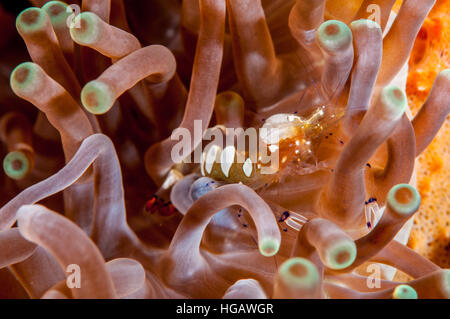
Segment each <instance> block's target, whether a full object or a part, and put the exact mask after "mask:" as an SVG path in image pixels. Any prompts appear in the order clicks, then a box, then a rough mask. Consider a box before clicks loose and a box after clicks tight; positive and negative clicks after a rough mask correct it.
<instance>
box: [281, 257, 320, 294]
mask: <svg viewBox="0 0 450 319" xmlns="http://www.w3.org/2000/svg"><path fill="white" fill-rule="evenodd" d="M278 274H279V276H280V278H281V279H282V280H283V282H284V283H285V284H286V285H287V286H291V287H293V288H301V289H311V288H313V287H315V286H316V285H317V284H318V283H319V279H320V276H319V271H318V270H317V267H316V266H315V265H314V264H313V263H312V262H310V261H309V260H307V259H305V258H300V257H296V258H291V259H288V260H286V261H285V262H284V263H283V264H282V265H281V266H280V268H279V269H278Z"/></svg>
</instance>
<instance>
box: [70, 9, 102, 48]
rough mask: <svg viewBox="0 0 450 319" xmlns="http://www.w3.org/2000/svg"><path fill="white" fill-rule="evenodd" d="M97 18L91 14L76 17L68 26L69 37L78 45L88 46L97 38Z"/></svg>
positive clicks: (85, 13)
mask: <svg viewBox="0 0 450 319" xmlns="http://www.w3.org/2000/svg"><path fill="white" fill-rule="evenodd" d="M98 20H99V17H97V15H95V13H92V12H83V13H81V14H79V15H77V16H76V17H75V18H74V19H73V20H72V23H71V25H70V36H71V37H72V39H73V40H74V41H75V42H77V43H78V44H82V45H89V44H92V43H94V42H96V41H97V39H98V37H99V34H100V32H99V28H98Z"/></svg>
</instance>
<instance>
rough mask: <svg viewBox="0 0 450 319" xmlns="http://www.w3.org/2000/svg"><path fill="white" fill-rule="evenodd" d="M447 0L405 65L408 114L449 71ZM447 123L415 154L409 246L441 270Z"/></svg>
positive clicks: (446, 241) (449, 250)
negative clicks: (416, 198) (416, 206)
mask: <svg viewBox="0 0 450 319" xmlns="http://www.w3.org/2000/svg"><path fill="white" fill-rule="evenodd" d="M449 27H450V1H449V0H441V1H438V2H437V3H436V5H435V7H434V8H433V10H432V11H431V13H430V14H429V16H428V18H427V19H426V20H425V23H424V25H423V26H422V29H421V30H420V32H419V35H418V37H417V40H416V43H415V45H414V49H413V52H412V55H411V58H410V62H409V68H410V71H409V76H408V82H407V88H406V91H407V95H408V98H409V105H410V108H411V110H412V112H413V115H415V114H416V113H417V111H418V110H419V108H420V106H421V105H422V104H423V103H424V102H425V100H426V98H427V96H428V93H429V92H430V89H431V86H432V85H433V80H434V78H435V77H436V75H437V74H438V73H439V72H440V71H442V70H444V69H446V68H449V67H450V59H449V43H450V33H449ZM449 140H450V122H449V119H448V118H447V120H446V121H445V123H444V125H443V127H442V128H441V130H440V131H439V133H438V134H437V136H436V137H435V139H434V140H433V142H432V143H431V144H430V146H429V147H428V148H427V149H426V150H425V151H424V152H423V153H422V154H421V155H420V157H419V158H418V163H417V164H418V165H417V179H418V180H417V182H418V190H419V192H420V194H421V196H422V204H421V206H420V210H419V213H418V214H417V215H416V216H415V221H414V227H413V229H412V233H411V237H410V239H409V242H408V246H409V247H411V248H413V249H414V250H416V251H417V252H419V253H420V254H421V255H423V256H426V257H427V258H429V259H431V260H432V261H433V262H435V263H437V264H438V265H440V266H441V267H450V197H449V193H448V190H449V189H450V162H449V159H450V150H449Z"/></svg>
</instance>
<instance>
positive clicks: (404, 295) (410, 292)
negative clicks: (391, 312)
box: [392, 285, 417, 299]
mask: <svg viewBox="0 0 450 319" xmlns="http://www.w3.org/2000/svg"><path fill="white" fill-rule="evenodd" d="M392 297H393V298H394V299H417V292H416V290H415V289H414V288H413V287H411V286H408V285H398V286H397V287H395V289H394V292H393V294H392Z"/></svg>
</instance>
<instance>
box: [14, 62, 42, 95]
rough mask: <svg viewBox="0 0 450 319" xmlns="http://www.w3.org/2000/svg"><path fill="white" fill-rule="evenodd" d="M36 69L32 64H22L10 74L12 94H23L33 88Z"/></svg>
mask: <svg viewBox="0 0 450 319" xmlns="http://www.w3.org/2000/svg"><path fill="white" fill-rule="evenodd" d="M37 72H38V67H37V65H36V64H34V63H32V62H24V63H21V64H19V65H18V66H16V68H15V69H14V70H13V71H12V72H11V77H10V85H11V88H12V89H13V91H14V92H24V91H27V90H31V89H32V88H33V83H35V79H36V77H37Z"/></svg>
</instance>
